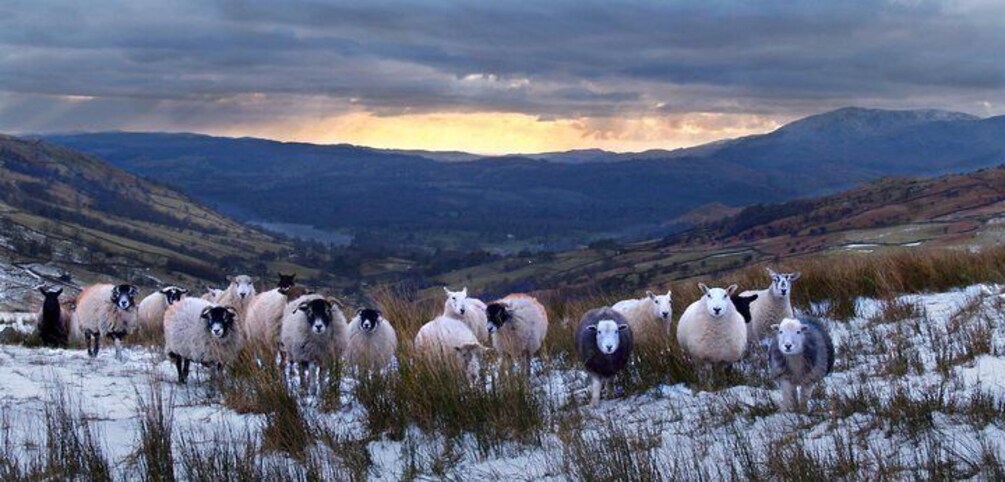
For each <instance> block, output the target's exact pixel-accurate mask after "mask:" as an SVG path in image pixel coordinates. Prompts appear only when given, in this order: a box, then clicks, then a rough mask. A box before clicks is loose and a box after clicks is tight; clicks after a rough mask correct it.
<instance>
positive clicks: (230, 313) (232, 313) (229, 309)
mask: <svg viewBox="0 0 1005 482" xmlns="http://www.w3.org/2000/svg"><path fill="white" fill-rule="evenodd" d="M224 309H226V310H227V315H228V317H229V318H230V319H232V320H233V319H234V318H237V310H235V309H234V307H233V306H224Z"/></svg>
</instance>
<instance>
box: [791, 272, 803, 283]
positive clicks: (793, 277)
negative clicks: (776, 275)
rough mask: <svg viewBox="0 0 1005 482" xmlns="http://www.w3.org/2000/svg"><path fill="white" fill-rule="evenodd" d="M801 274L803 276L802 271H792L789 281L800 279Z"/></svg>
mask: <svg viewBox="0 0 1005 482" xmlns="http://www.w3.org/2000/svg"><path fill="white" fill-rule="evenodd" d="M800 276H802V273H800V272H798V271H796V272H795V273H790V274H789V281H795V280H797V279H799V277H800Z"/></svg>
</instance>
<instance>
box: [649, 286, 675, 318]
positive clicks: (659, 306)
mask: <svg viewBox="0 0 1005 482" xmlns="http://www.w3.org/2000/svg"><path fill="white" fill-rule="evenodd" d="M646 296H648V297H649V301H650V302H652V308H653V314H654V315H655V316H657V317H658V318H661V319H663V320H669V319H670V315H671V313H673V300H672V299H671V298H670V292H669V291H667V294H665V295H655V294H653V292H652V291H646Z"/></svg>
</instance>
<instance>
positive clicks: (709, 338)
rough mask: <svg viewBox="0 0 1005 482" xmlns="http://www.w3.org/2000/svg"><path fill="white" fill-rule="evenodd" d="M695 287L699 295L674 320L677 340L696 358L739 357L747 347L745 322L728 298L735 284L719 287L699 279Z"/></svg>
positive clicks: (732, 359) (717, 360) (723, 360)
mask: <svg viewBox="0 0 1005 482" xmlns="http://www.w3.org/2000/svg"><path fill="white" fill-rule="evenodd" d="M698 287H699V288H701V292H702V296H701V298H700V299H698V300H697V301H695V302H694V303H691V305H690V306H688V307H687V309H686V310H684V314H683V315H681V317H680V321H678V322H677V343H678V344H679V345H680V347H681V349H683V350H684V352H686V353H687V354H688V355H690V356H691V358H692V359H694V360H695V361H698V362H713V363H733V362H737V361H739V360H740V359H741V358H743V354H744V351H745V350H746V348H747V326H746V323H744V321H743V316H741V315H740V313H738V312H737V311H736V307H735V306H733V302H732V301H731V300H730V295H732V294H733V293H734V292H735V291H736V285H730V286H729V287H728V288H726V289H722V288H709V287H708V286H705V284H704V283H699V284H698Z"/></svg>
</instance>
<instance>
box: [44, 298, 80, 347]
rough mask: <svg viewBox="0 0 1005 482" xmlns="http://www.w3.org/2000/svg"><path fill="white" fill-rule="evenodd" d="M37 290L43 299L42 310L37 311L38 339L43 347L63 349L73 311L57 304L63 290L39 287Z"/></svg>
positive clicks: (68, 333)
mask: <svg viewBox="0 0 1005 482" xmlns="http://www.w3.org/2000/svg"><path fill="white" fill-rule="evenodd" d="M38 290H39V291H40V292H41V293H42V296H44V297H45V301H43V302H42V308H41V309H39V311H38V315H37V317H36V326H37V327H38V337H39V338H40V339H41V340H42V344H43V345H45V346H48V347H53V348H56V347H65V346H66V343H67V341H68V339H69V336H70V328H71V326H70V322H71V318H72V316H73V315H72V313H73V311H72V310H71V309H69V307H68V306H63V305H62V304H61V303H60V302H59V295H61V294H63V288H57V289H55V290H50V289H46V288H45V287H44V286H39V287H38Z"/></svg>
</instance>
